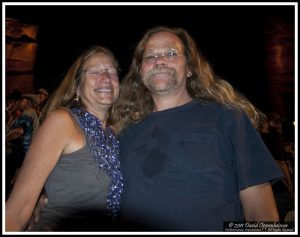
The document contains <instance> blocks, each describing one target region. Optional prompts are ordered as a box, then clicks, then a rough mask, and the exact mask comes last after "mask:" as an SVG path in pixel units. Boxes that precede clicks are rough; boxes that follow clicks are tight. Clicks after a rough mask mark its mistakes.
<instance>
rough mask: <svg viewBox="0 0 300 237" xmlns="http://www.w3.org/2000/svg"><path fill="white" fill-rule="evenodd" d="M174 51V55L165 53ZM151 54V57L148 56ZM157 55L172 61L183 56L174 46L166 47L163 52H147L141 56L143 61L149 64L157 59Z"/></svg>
mask: <svg viewBox="0 0 300 237" xmlns="http://www.w3.org/2000/svg"><path fill="white" fill-rule="evenodd" d="M171 52H173V53H174V52H175V53H176V54H175V55H166V53H171ZM150 56H151V57H150ZM158 56H161V57H163V58H165V59H166V60H167V61H168V62H174V61H176V60H177V58H178V57H181V56H183V54H181V53H179V52H178V50H177V49H175V48H169V49H166V50H165V51H164V52H156V53H155V52H149V53H147V54H145V55H144V56H143V62H144V63H147V64H150V63H155V62H156V60H157V59H158Z"/></svg>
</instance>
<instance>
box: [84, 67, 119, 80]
mask: <svg viewBox="0 0 300 237" xmlns="http://www.w3.org/2000/svg"><path fill="white" fill-rule="evenodd" d="M83 71H84V72H86V74H87V76H88V77H89V78H93V79H97V78H99V77H100V76H102V75H103V74H104V73H105V74H107V75H108V77H109V78H112V79H117V78H118V70H117V69H116V68H104V69H101V68H92V69H86V70H83Z"/></svg>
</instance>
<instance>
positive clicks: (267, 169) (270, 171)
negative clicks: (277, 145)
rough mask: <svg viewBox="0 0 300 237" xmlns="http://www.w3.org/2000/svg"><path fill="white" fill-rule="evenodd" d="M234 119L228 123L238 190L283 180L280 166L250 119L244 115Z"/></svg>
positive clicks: (240, 114)
mask: <svg viewBox="0 0 300 237" xmlns="http://www.w3.org/2000/svg"><path fill="white" fill-rule="evenodd" d="M232 117H233V118H232V119H229V120H228V121H230V122H229V123H230V128H229V129H230V131H231V132H230V134H231V137H230V139H231V142H232V145H233V147H234V153H235V161H234V163H235V169H236V175H237V180H238V189H239V190H243V189H245V188H248V187H250V186H254V185H258V184H262V183H267V182H270V183H273V182H275V181H277V180H278V179H279V178H281V177H282V176H283V174H282V172H281V170H280V168H279V166H278V165H277V163H276V161H275V159H274V158H273V156H272V155H271V153H270V151H269V150H268V148H267V147H266V145H265V144H264V142H263V140H262V138H261V136H260V135H259V133H258V132H257V131H256V129H255V128H254V127H253V125H252V123H251V121H250V120H249V118H248V117H247V116H246V115H245V114H243V113H237V114H235V115H234V116H232Z"/></svg>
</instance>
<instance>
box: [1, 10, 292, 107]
mask: <svg viewBox="0 0 300 237" xmlns="http://www.w3.org/2000/svg"><path fill="white" fill-rule="evenodd" d="M272 16H280V17H282V18H283V19H285V20H286V21H290V22H291V24H293V23H294V6H274V5H273V6H270V5H269V6H261V5H260V6H254V5H252V6H249V5H248V6H203V5H194V6H188V5H184V6H175V5H169V6H158V5H152V6H141V5H139V6H128V5H127V6H104V5H98V6H46V5H42V6H6V17H9V18H15V19H18V20H19V21H20V22H22V23H28V24H35V25H38V26H39V31H38V35H37V43H38V52H37V57H36V69H35V85H36V87H44V88H47V89H49V91H52V90H53V89H55V88H56V86H57V85H58V84H59V82H60V80H61V79H62V76H63V75H64V73H65V72H66V70H67V69H68V67H69V66H70V65H71V63H72V62H73V60H74V59H75V58H76V57H77V56H78V55H79V53H80V52H81V50H83V49H84V48H86V47H87V46H89V45H92V44H100V45H104V46H106V47H109V48H110V49H112V51H113V52H114V53H115V54H116V55H117V57H118V59H119V61H120V66H121V69H122V71H123V72H124V73H125V72H126V70H127V67H128V65H129V63H130V61H131V55H132V50H133V48H134V47H135V44H136V43H137V41H138V40H139V39H140V38H141V37H142V35H143V33H144V32H145V31H146V29H148V28H150V27H153V26H156V25H167V26H179V27H183V28H185V29H186V30H188V31H189V32H190V34H191V35H192V36H193V38H194V39H195V40H196V42H197V44H198V47H199V49H200V50H201V51H202V53H203V54H204V55H205V56H206V58H207V59H208V60H209V61H210V63H211V64H212V66H213V68H214V69H215V71H216V73H217V75H220V76H222V77H223V78H225V79H226V80H228V81H229V82H230V83H231V84H232V85H233V86H234V87H236V88H237V89H238V90H240V91H241V92H242V93H244V94H245V95H246V96H247V97H248V98H249V99H250V100H251V101H252V102H253V103H254V104H255V105H257V106H258V107H259V108H262V109H264V106H265V101H266V98H265V96H266V93H265V89H266V77H267V75H266V68H265V66H266V65H265V58H266V49H265V39H264V36H263V30H264V27H265V24H266V22H268V21H269V20H270V17H272Z"/></svg>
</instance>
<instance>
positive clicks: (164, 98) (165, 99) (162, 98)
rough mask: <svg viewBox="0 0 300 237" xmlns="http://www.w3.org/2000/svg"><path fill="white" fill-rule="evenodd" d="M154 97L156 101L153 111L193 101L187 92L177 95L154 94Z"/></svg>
mask: <svg viewBox="0 0 300 237" xmlns="http://www.w3.org/2000/svg"><path fill="white" fill-rule="evenodd" d="M152 98H153V101H154V109H153V112H157V111H162V110H166V109H171V108H175V107H178V106H181V105H184V104H186V103H188V102H190V101H192V98H191V96H190V95H189V94H188V93H187V92H186V93H180V94H176V95H174V94H173V95H153V96H152Z"/></svg>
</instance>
